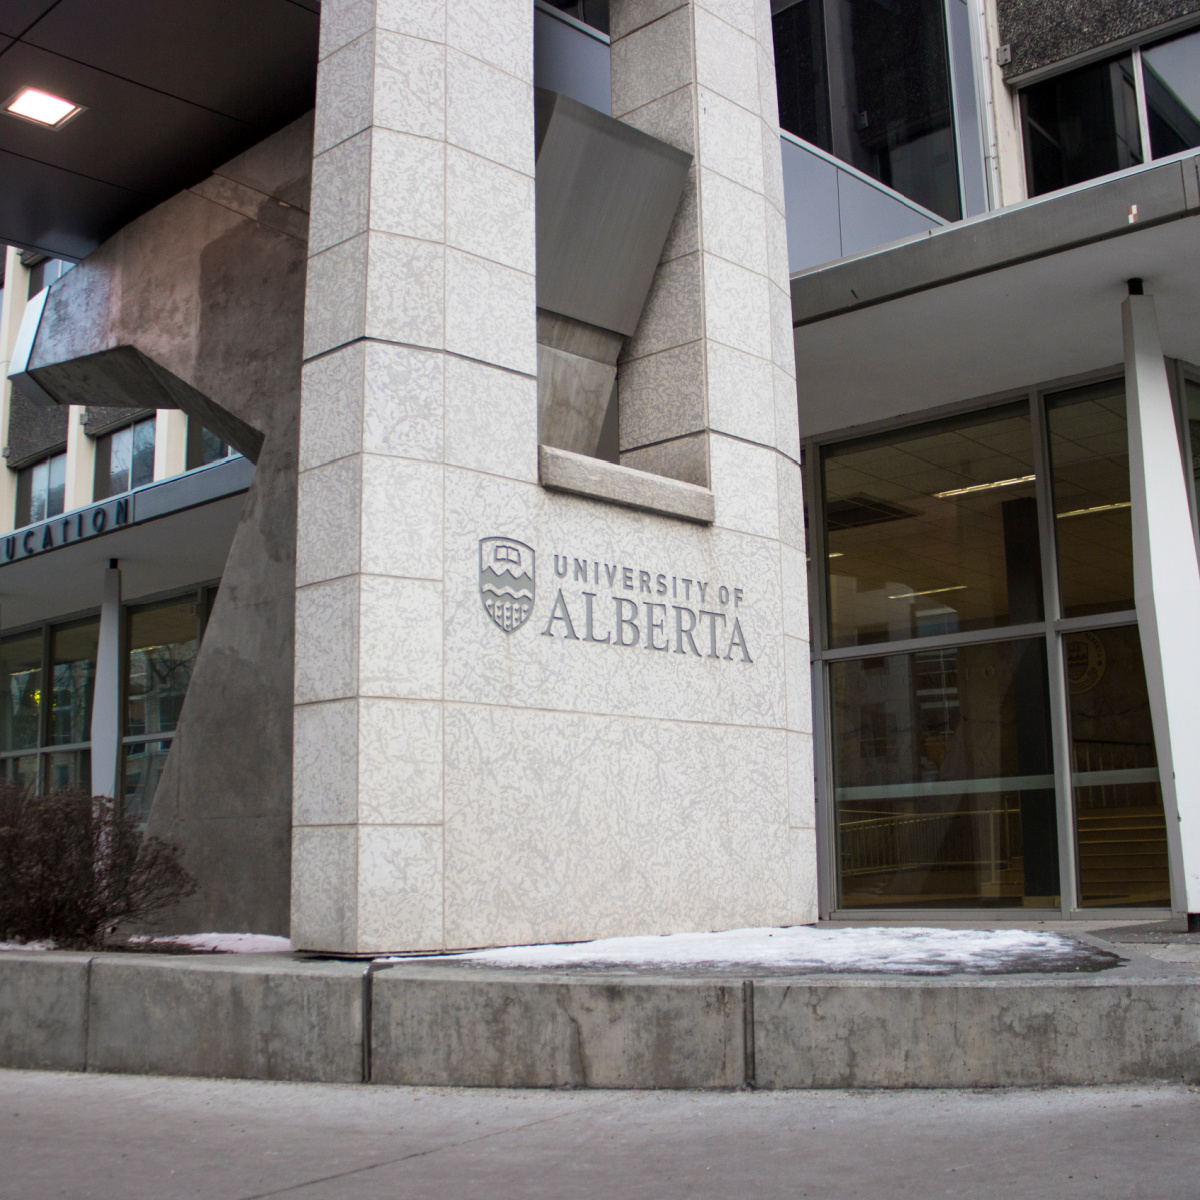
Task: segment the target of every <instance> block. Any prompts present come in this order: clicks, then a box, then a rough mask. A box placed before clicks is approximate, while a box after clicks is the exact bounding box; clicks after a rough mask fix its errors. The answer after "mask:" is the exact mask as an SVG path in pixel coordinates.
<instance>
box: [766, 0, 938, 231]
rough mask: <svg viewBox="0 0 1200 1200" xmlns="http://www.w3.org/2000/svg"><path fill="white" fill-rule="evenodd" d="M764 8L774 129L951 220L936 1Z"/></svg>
mask: <svg viewBox="0 0 1200 1200" xmlns="http://www.w3.org/2000/svg"><path fill="white" fill-rule="evenodd" d="M772 7H773V8H774V9H775V10H776V11H774V12H773V15H772V24H773V30H774V40H775V72H776V86H777V90H778V94H779V123H780V125H781V126H782V127H783V128H784V129H786V130H788V132H789V133H794V134H795V135H796V136H797V137H800V138H803V139H804V140H805V141H807V142H811V143H812V144H813V145H814V146H819V147H820V148H821V149H822V150H825V151H827V152H828V153H830V154H834V155H836V156H837V157H838V158H840V159H842V160H843V161H844V162H847V163H850V164H851V165H852V166H855V167H857V168H858V169H859V170H860V171H862V172H864V173H865V174H867V175H870V176H871V177H872V178H873V179H878V180H879V181H880V182H881V183H885V184H887V186H888V187H891V188H894V189H895V190H896V191H898V192H900V193H902V194H903V195H905V196H908V197H909V198H910V199H912V200H915V201H916V202H917V203H918V204H920V205H922V206H924V207H925V208H927V209H929V210H931V211H932V212H935V213H938V214H939V215H941V216H943V217H946V218H947V219H948V220H951V221H956V220H958V219H959V217H961V216H962V201H961V197H960V195H959V186H958V160H957V152H956V145H955V135H954V115H953V95H952V88H951V82H950V59H949V47H948V43H947V38H946V13H945V6H944V0H888V2H887V3H886V4H885V3H881V2H880V0H796V2H795V3H792V4H786V3H785V4H779V3H776V4H775V5H773V6H772Z"/></svg>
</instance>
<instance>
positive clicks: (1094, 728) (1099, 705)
mask: <svg viewBox="0 0 1200 1200" xmlns="http://www.w3.org/2000/svg"><path fill="white" fill-rule="evenodd" d="M1063 641H1064V646H1063V649H1064V652H1065V658H1066V664H1067V693H1068V702H1069V708H1070V719H1071V762H1072V771H1073V774H1072V782H1073V784H1074V792H1075V836H1076V841H1077V847H1078V853H1079V903H1080V904H1081V905H1083V906H1085V907H1109V906H1118V905H1136V904H1152V905H1164V906H1165V905H1168V904H1169V903H1170V900H1171V889H1170V874H1169V870H1168V866H1167V861H1168V860H1167V832H1166V822H1165V821H1164V818H1163V800H1162V789H1161V787H1160V786H1159V782H1158V756H1157V754H1156V751H1155V747H1154V729H1153V727H1152V725H1151V720H1150V702H1149V699H1148V698H1147V693H1146V674H1145V669H1144V667H1143V665H1142V648H1141V642H1140V640H1139V638H1138V631H1137V626H1135V625H1129V626H1123V627H1121V628H1119V629H1098V630H1094V631H1090V632H1086V633H1071V634H1068V635H1066V637H1065V638H1064V639H1063Z"/></svg>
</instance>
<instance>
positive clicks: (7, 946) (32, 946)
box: [0, 942, 55, 950]
mask: <svg viewBox="0 0 1200 1200" xmlns="http://www.w3.org/2000/svg"><path fill="white" fill-rule="evenodd" d="M54 948H55V947H54V943H53V942H0V950H53V949H54Z"/></svg>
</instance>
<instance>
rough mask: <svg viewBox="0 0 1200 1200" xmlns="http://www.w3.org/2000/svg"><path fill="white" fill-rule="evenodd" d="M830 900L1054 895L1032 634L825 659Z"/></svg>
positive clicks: (1051, 795)
mask: <svg viewBox="0 0 1200 1200" xmlns="http://www.w3.org/2000/svg"><path fill="white" fill-rule="evenodd" d="M830 682H831V689H830V690H831V694H832V697H833V722H832V725H833V728H832V741H833V757H834V797H835V803H836V806H837V827H838V862H839V871H840V888H841V904H842V906H843V907H846V908H854V907H870V908H876V907H891V906H897V907H903V906H925V907H933V908H940V907H960V906H961V907H1022V906H1023V907H1035V908H1042V907H1056V906H1057V905H1058V904H1059V895H1058V892H1059V884H1058V833H1057V829H1058V826H1057V820H1056V815H1055V792H1054V776H1053V757H1052V752H1051V742H1050V718H1049V695H1048V691H1047V686H1046V648H1045V643H1044V642H1043V641H1042V639H1040V638H1037V639H1029V640H1021V641H1016V642H1001V643H989V644H984V645H976V646H959V647H956V648H952V649H931V650H925V651H919V652H917V653H913V654H895V655H887V656H880V657H878V658H868V659H860V660H857V661H854V662H835V663H832V664H831V665H830Z"/></svg>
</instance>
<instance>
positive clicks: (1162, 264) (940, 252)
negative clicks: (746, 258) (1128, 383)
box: [791, 152, 1200, 437]
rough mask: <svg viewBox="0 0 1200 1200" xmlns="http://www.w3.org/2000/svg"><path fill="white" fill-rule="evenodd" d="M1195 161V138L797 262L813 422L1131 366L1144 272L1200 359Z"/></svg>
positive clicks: (915, 409)
mask: <svg viewBox="0 0 1200 1200" xmlns="http://www.w3.org/2000/svg"><path fill="white" fill-rule="evenodd" d="M1197 161H1198V159H1197V156H1196V155H1195V153H1194V152H1192V153H1190V154H1188V155H1184V156H1180V157H1179V158H1177V159H1173V160H1168V161H1167V162H1165V163H1154V164H1151V165H1149V166H1147V167H1145V168H1142V169H1141V170H1138V171H1134V172H1129V173H1126V174H1124V175H1121V176H1117V177H1110V178H1108V179H1104V180H1100V181H1094V182H1092V183H1089V184H1087V185H1084V186H1082V187H1079V188H1075V189H1071V190H1069V191H1066V192H1060V193H1056V194H1055V195H1052V196H1048V197H1045V198H1040V199H1038V200H1033V201H1029V202H1027V203H1026V204H1021V205H1014V206H1013V207H1011V208H1008V209H1005V210H1003V211H1001V212H998V213H994V214H991V215H989V216H986V217H980V218H977V219H975V220H973V221H964V222H961V223H960V224H958V225H952V226H947V227H944V228H942V229H938V230H935V231H933V232H931V233H929V234H927V235H922V236H921V237H918V238H913V239H909V240H908V241H905V242H902V243H897V244H895V245H893V246H890V247H885V248H882V249H879V250H876V251H872V252H871V253H868V254H863V255H860V256H858V257H856V258H853V259H846V260H843V261H841V262H838V263H834V264H832V265H830V266H827V267H823V268H818V269H816V270H813V271H810V272H806V273H803V274H799V275H796V276H793V278H792V281H791V292H792V320H793V325H794V327H795V328H794V337H795V347H796V374H797V385H798V387H797V390H798V397H799V408H800V429H801V434H802V435H803V436H805V437H811V436H814V435H818V434H826V433H831V432H835V431H842V430H850V429H853V428H855V427H857V426H866V425H869V424H872V423H874V422H878V421H884V420H890V419H893V418H896V417H901V416H904V415H907V414H919V413H925V412H927V411H928V410H931V409H936V408H938V407H939V406H943V405H947V404H953V403H956V402H959V401H963V400H968V399H971V398H973V397H979V396H987V395H992V394H995V393H999V392H1004V391H1008V390H1012V389H1017V388H1023V387H1030V386H1034V385H1036V384H1040V383H1044V382H1048V381H1051V380H1054V379H1061V378H1066V377H1069V376H1071V375H1076V374H1081V373H1083V372H1085V371H1092V370H1098V369H1102V368H1104V367H1108V366H1112V367H1114V369H1116V370H1119V369H1120V367H1119V364H1120V363H1121V362H1122V356H1123V351H1122V340H1121V301H1122V299H1123V298H1124V297H1125V295H1126V293H1127V290H1128V289H1127V281H1128V280H1129V279H1131V278H1134V277H1140V278H1142V279H1143V280H1144V286H1145V290H1146V292H1147V293H1149V294H1152V295H1153V296H1154V297H1155V299H1156V303H1157V309H1158V318H1159V322H1160V327H1161V334H1162V341H1163V351H1164V353H1165V354H1166V355H1167V356H1169V357H1172V358H1181V359H1184V360H1185V361H1189V362H1200V325H1197V323H1196V320H1195V313H1196V312H1197V311H1198V310H1200V276H1198V275H1197V272H1196V255H1197V251H1200V221H1197V220H1196V218H1197V217H1200V187H1198V184H1197ZM1131 217H1134V218H1136V219H1135V220H1131Z"/></svg>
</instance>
